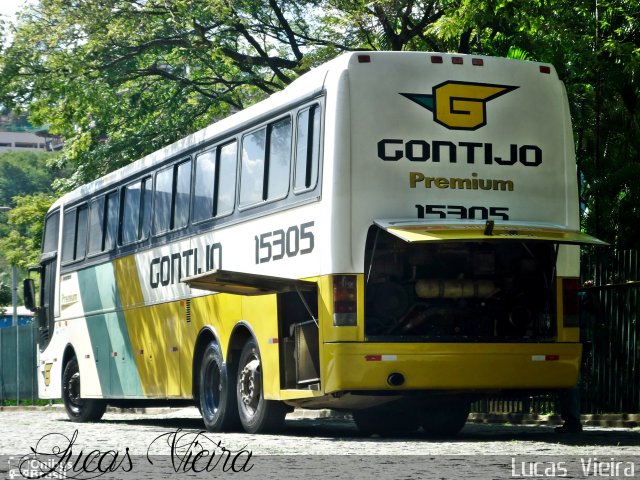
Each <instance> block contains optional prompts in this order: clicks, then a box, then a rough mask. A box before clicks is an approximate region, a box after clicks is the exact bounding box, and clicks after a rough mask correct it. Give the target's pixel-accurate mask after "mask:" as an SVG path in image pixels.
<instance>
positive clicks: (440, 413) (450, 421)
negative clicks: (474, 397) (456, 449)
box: [422, 400, 471, 437]
mask: <svg viewBox="0 0 640 480" xmlns="http://www.w3.org/2000/svg"><path fill="white" fill-rule="evenodd" d="M470 407H471V403H470V402H469V401H466V400H447V401H444V400H438V401H437V402H429V403H428V404H427V406H426V407H424V410H423V412H422V428H423V429H424V433H425V435H427V436H429V437H452V436H454V435H456V434H458V433H459V432H460V430H462V428H463V427H464V425H465V423H467V417H468V416H469V409H470Z"/></svg>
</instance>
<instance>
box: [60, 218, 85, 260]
mask: <svg viewBox="0 0 640 480" xmlns="http://www.w3.org/2000/svg"><path fill="white" fill-rule="evenodd" d="M87 218H88V211H87V206H86V205H81V206H79V207H78V208H74V209H73V210H69V211H67V212H65V214H64V226H63V230H62V262H63V263H68V262H73V261H76V260H82V259H84V257H85V254H86V250H87Z"/></svg>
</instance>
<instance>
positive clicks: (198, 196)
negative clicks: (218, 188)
mask: <svg viewBox="0 0 640 480" xmlns="http://www.w3.org/2000/svg"><path fill="white" fill-rule="evenodd" d="M195 177H196V178H195V182H194V186H193V214H192V215H193V221H194V223H195V222H200V221H202V220H207V219H209V218H211V217H212V216H213V198H214V194H215V178H216V150H209V151H208V152H204V153H201V154H200V155H198V156H197V157H196V171H195Z"/></svg>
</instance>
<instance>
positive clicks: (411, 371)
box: [25, 52, 602, 435]
mask: <svg viewBox="0 0 640 480" xmlns="http://www.w3.org/2000/svg"><path fill="white" fill-rule="evenodd" d="M601 243H602V242H600V241H599V240H597V239H595V238H593V237H590V236H588V235H586V234H584V233H581V231H580V227H579V212H578V192H577V172H576V163H575V157H574V147H573V137H572V130H571V123H570V116H569V108H568V102H567V95H566V92H565V89H564V86H563V84H562V82H561V81H560V80H559V79H558V76H557V74H556V71H555V69H554V67H553V66H551V65H549V64H544V63H536V62H528V61H517V60H509V59H503V58H491V57H485V56H477V55H455V54H443V53H422V52H355V53H348V54H343V55H341V56H339V57H337V58H336V59H334V60H332V61H330V62H328V63H326V64H324V65H322V66H320V67H317V68H315V69H313V70H311V71H310V72H309V73H306V74H304V75H302V76H301V77H300V78H298V79H296V80H295V81H293V82H292V83H291V84H290V85H289V86H287V87H286V88H285V89H283V90H282V91H281V92H278V93H275V94H273V95H272V96H270V97H269V98H268V99H266V100H264V101H261V102H259V103H257V104H255V105H254V106H251V107H250V108H247V109H246V110H243V111H240V112H238V113H235V114H233V115H231V116H229V117H228V118H226V119H223V120H221V121H219V122H216V123H214V124H212V125H210V126H209V127H207V128H204V129H202V130H200V131H198V132H196V133H193V134H192V135H189V136H187V137H185V138H184V139H181V140H179V141H177V142H175V143H173V144H171V145H169V146H167V147H165V148H163V149H161V150H159V151H156V152H154V153H152V154H150V155H148V156H146V157H144V158H142V159H140V160H138V161H136V162H135V163H132V164H130V165H128V166H126V167H123V168H121V169H120V170H117V171H114V172H113V173H110V174H108V175H106V176H104V177H102V178H99V179H97V180H96V181H94V182H91V183H89V184H86V185H84V186H81V187H79V188H77V189H76V190H74V191H72V192H70V193H68V194H66V195H64V196H63V197H62V198H60V199H59V200H57V201H56V202H55V203H54V205H53V206H52V207H51V209H50V211H49V212H48V214H47V216H46V219H45V231H44V238H43V249H42V257H41V261H40V266H39V272H40V273H39V275H40V290H39V297H40V300H39V308H38V320H37V321H38V327H39V354H38V359H37V362H38V370H39V372H40V374H39V376H38V382H39V384H38V387H39V394H40V396H41V397H42V398H46V399H49V398H62V399H63V401H64V405H65V407H66V410H67V413H68V416H69V417H70V418H71V420H73V421H78V422H83V421H97V420H99V419H100V418H101V416H102V415H103V413H104V411H105V407H106V405H108V404H110V405H158V404H169V405H182V404H192V405H193V404H195V405H196V406H197V407H198V408H199V410H200V412H201V414H202V418H203V420H204V424H205V426H206V429H207V430H209V431H212V432H217V431H226V430H229V429H234V428H239V427H241V428H243V429H244V430H245V431H247V432H251V433H258V432H265V431H273V430H275V429H278V428H280V427H281V426H282V425H283V421H284V419H285V416H286V414H287V413H288V412H290V411H292V410H293V409H294V408H308V409H321V408H322V409H324V408H328V409H334V410H338V411H345V412H351V413H352V415H353V418H354V420H355V423H356V424H357V426H358V427H359V428H360V430H361V431H363V432H365V433H379V434H386V433H390V432H391V433H392V432H398V431H414V430H415V431H417V430H419V429H420V428H422V429H423V430H424V432H426V433H427V434H435V435H451V434H455V433H457V432H458V431H459V430H460V429H461V428H462V427H463V425H464V423H465V421H466V419H467V415H468V412H469V405H470V402H471V401H473V400H474V399H478V398H481V397H482V396H486V395H493V394H499V393H524V392H531V393H536V392H553V391H557V390H560V389H567V388H571V387H572V386H574V385H575V384H576V381H577V377H578V372H579V365H580V357H581V344H580V343H579V325H578V320H577V318H578V317H577V303H578V302H577V290H578V287H579V284H578V277H579V245H582V244H601ZM26 290H27V292H25V293H27V294H28V295H29V296H30V297H32V296H33V282H29V281H27V283H26Z"/></svg>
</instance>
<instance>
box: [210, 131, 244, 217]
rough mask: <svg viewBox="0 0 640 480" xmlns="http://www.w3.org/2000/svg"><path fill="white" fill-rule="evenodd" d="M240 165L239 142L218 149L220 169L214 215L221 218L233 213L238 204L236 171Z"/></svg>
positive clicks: (217, 177) (218, 170)
mask: <svg viewBox="0 0 640 480" xmlns="http://www.w3.org/2000/svg"><path fill="white" fill-rule="evenodd" d="M237 165H238V144H237V142H235V141H234V142H231V143H227V144H226V145H224V146H222V147H220V148H218V169H217V175H216V192H217V195H216V204H215V206H214V211H213V215H214V216H216V217H221V216H223V215H229V214H230V213H232V212H233V207H234V206H235V203H236V171H237Z"/></svg>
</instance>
